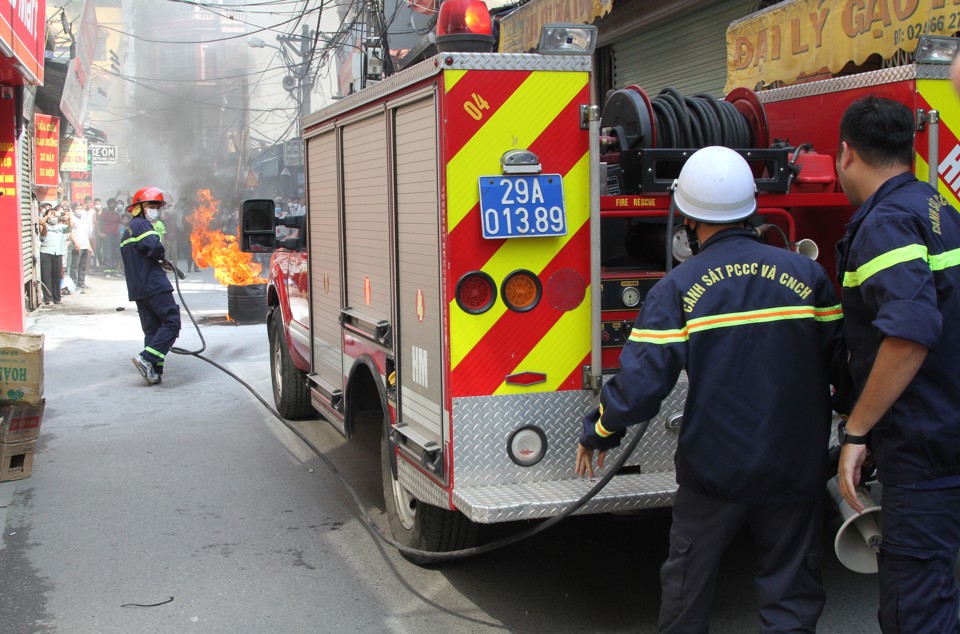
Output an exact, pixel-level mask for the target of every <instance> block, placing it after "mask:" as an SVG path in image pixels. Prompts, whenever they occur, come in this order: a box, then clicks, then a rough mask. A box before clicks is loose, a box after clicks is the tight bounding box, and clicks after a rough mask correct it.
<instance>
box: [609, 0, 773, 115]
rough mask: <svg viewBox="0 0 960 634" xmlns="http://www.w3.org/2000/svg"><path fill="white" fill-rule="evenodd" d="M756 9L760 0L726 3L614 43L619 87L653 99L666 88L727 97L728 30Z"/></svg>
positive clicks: (683, 92) (725, 0) (615, 74)
mask: <svg viewBox="0 0 960 634" xmlns="http://www.w3.org/2000/svg"><path fill="white" fill-rule="evenodd" d="M754 8H756V0H722V1H721V2H716V3H712V4H710V5H708V6H706V7H703V8H700V9H697V10H696V11H693V12H691V13H690V14H689V15H686V16H684V17H681V18H678V19H675V20H672V21H669V22H663V23H661V24H659V25H657V26H655V27H652V28H648V29H644V30H643V31H642V32H640V33H638V34H636V35H633V36H632V37H629V38H626V39H623V40H621V41H619V42H614V43H613V45H612V46H613V55H614V70H613V79H614V85H615V86H616V87H617V88H623V87H624V86H628V85H630V84H636V85H638V86H640V87H641V88H643V89H644V90H645V91H646V92H647V94H649V95H650V96H651V97H652V96H653V95H656V94H657V93H658V92H660V90H661V89H662V88H663V87H665V86H671V87H673V88H676V89H677V90H679V91H680V92H681V93H682V94H684V95H692V94H694V93H698V92H707V93H710V94H711V95H714V96H717V97H720V96H722V95H723V87H724V84H725V83H726V80H727V44H726V33H727V26H729V25H730V23H731V22H732V21H734V20H736V19H738V18H742V17H744V16H745V15H747V14H749V13H750V12H751V11H752V10H753V9H754Z"/></svg>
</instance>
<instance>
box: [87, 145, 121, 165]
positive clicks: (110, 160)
mask: <svg viewBox="0 0 960 634" xmlns="http://www.w3.org/2000/svg"><path fill="white" fill-rule="evenodd" d="M90 160H91V162H92V163H93V164H94V165H116V164H117V146H116V145H103V144H100V143H91V144H90Z"/></svg>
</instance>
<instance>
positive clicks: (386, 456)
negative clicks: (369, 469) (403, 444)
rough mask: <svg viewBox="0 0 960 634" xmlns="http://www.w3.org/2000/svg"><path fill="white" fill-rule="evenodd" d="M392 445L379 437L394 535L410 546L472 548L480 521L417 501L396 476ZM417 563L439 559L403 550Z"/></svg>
mask: <svg viewBox="0 0 960 634" xmlns="http://www.w3.org/2000/svg"><path fill="white" fill-rule="evenodd" d="M392 452H393V444H392V443H391V442H390V439H389V438H387V437H386V435H385V436H384V437H383V438H382V439H381V440H380V468H381V471H382V475H383V501H384V504H385V505H386V507H387V520H388V521H389V522H390V532H391V533H392V534H393V538H394V539H395V540H396V541H398V542H400V543H401V544H403V545H404V546H408V547H410V548H416V549H417V550H427V551H432V552H445V551H450V550H461V549H463V548H470V547H472V546H474V545H476V543H477V532H478V531H477V529H478V526H477V524H475V523H473V522H471V521H470V520H468V519H467V518H466V516H464V514H463V513H460V512H459V511H451V510H449V509H443V508H440V507H438V506H433V505H432V504H427V503H425V502H421V501H419V500H417V499H416V498H415V497H413V495H412V494H411V493H410V491H408V490H407V489H406V487H404V486H403V485H402V484H400V482H399V481H398V480H397V479H396V478H394V477H393V473H392V471H391V470H390V460H391V458H392V457H393V456H392ZM400 554H401V555H403V557H404V558H405V559H406V560H407V561H410V562H411V563H414V564H417V565H420V566H422V565H427V564H432V563H437V562H439V561H442V560H439V559H436V558H433V557H429V556H426V555H413V554H408V553H405V552H403V551H400Z"/></svg>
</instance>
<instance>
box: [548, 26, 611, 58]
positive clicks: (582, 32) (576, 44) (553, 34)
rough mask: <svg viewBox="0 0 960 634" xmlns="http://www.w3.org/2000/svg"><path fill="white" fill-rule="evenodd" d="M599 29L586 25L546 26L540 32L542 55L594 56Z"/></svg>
mask: <svg viewBox="0 0 960 634" xmlns="http://www.w3.org/2000/svg"><path fill="white" fill-rule="evenodd" d="M596 46H597V27H595V26H591V25H586V24H545V25H543V28H542V29H541V30H540V45H539V46H538V47H537V51H538V52H539V53H540V54H541V55H592V54H593V49H594V48H596Z"/></svg>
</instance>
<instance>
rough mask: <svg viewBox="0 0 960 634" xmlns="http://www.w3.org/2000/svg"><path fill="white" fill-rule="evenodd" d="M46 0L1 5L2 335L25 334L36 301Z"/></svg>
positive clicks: (0, 212) (0, 287) (0, 186)
mask: <svg viewBox="0 0 960 634" xmlns="http://www.w3.org/2000/svg"><path fill="white" fill-rule="evenodd" d="M45 15H46V0H20V1H19V2H5V3H2V6H0V194H2V196H0V271H2V274H0V330H7V331H14V332H22V331H23V330H24V326H25V312H26V310H27V309H28V308H32V307H33V304H34V303H35V301H36V296H37V294H36V290H37V289H36V284H35V283H34V280H35V278H36V277H39V275H38V271H39V267H38V266H37V263H36V262H35V260H34V257H35V256H34V254H35V253H36V250H35V240H36V239H37V237H36V233H35V229H34V226H35V223H36V204H35V203H34V199H33V184H32V171H33V170H32V168H31V162H30V157H31V156H32V142H31V140H32V138H33V135H32V127H33V101H34V96H35V95H36V87H37V86H40V85H42V84H43V58H44V48H45V47H44V43H45V34H46V23H45V21H44V16H45Z"/></svg>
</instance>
